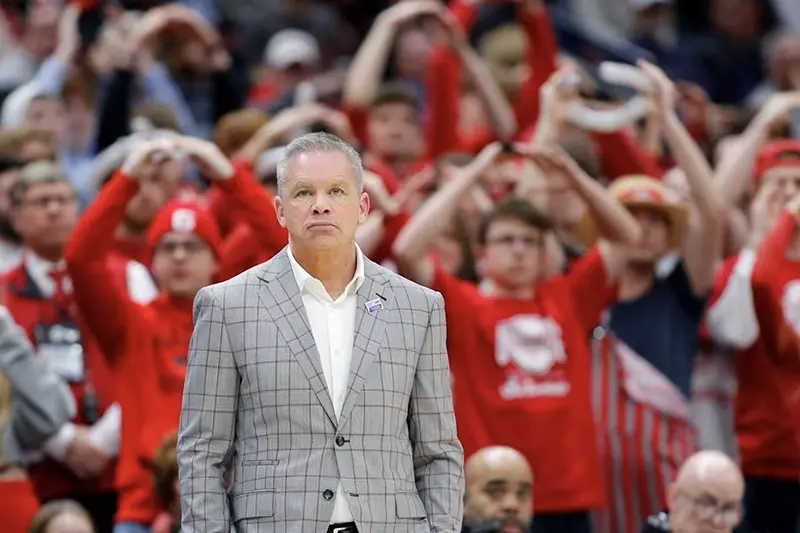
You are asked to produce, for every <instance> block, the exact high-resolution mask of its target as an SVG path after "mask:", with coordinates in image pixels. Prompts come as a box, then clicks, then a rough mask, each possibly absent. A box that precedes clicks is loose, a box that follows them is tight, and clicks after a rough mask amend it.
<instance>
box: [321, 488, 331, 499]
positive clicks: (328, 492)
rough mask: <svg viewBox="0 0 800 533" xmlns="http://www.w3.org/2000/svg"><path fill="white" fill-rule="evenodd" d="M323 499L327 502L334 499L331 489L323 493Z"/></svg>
mask: <svg viewBox="0 0 800 533" xmlns="http://www.w3.org/2000/svg"><path fill="white" fill-rule="evenodd" d="M322 497H323V498H325V499H326V500H330V499H331V498H333V491H332V490H331V489H326V490H325V492H323V493H322Z"/></svg>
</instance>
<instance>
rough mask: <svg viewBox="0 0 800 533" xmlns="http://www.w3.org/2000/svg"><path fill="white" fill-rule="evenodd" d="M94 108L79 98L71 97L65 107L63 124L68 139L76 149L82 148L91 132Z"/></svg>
mask: <svg viewBox="0 0 800 533" xmlns="http://www.w3.org/2000/svg"><path fill="white" fill-rule="evenodd" d="M94 119H95V113H94V108H93V107H91V106H89V105H88V104H87V103H86V102H84V101H83V100H81V99H80V98H72V99H70V101H69V102H67V105H66V107H65V113H64V125H65V127H66V128H67V131H69V136H68V140H69V142H70V144H72V145H73V146H74V147H75V148H76V149H81V148H84V147H85V146H86V145H87V144H88V142H89V140H90V136H91V134H92V127H93V125H94Z"/></svg>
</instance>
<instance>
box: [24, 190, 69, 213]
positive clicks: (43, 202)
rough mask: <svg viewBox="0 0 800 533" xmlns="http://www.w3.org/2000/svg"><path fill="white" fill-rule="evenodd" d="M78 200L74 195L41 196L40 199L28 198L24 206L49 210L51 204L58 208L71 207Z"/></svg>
mask: <svg viewBox="0 0 800 533" xmlns="http://www.w3.org/2000/svg"><path fill="white" fill-rule="evenodd" d="M77 200H78V198H77V197H76V196H75V195H74V194H59V195H52V196H41V197H39V198H26V199H23V200H22V202H21V203H22V205H24V206H26V207H33V208H35V209H47V208H48V207H49V206H50V204H51V203H54V204H56V205H57V206H58V207H70V206H72V205H74V204H75V203H76V202H77Z"/></svg>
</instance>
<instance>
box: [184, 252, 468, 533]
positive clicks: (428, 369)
mask: <svg viewBox="0 0 800 533" xmlns="http://www.w3.org/2000/svg"><path fill="white" fill-rule="evenodd" d="M364 263H365V264H364V275H365V280H364V282H363V284H362V285H361V288H360V289H359V290H358V295H357V298H358V305H357V311H356V331H355V335H354V343H353V344H354V346H353V359H352V365H351V369H350V380H349V387H348V393H347V396H346V398H345V402H344V406H343V408H342V412H341V416H340V419H339V420H338V422H337V419H336V416H335V413H334V409H333V404H332V401H331V398H330V394H329V392H328V390H327V386H326V383H325V376H324V374H323V371H322V365H321V361H320V357H319V354H318V352H317V349H316V346H315V344H314V338H313V335H312V333H311V329H310V326H309V322H308V317H307V315H306V312H305V308H304V306H303V301H302V297H301V295H300V291H299V288H298V286H297V282H296V280H295V277H294V274H293V272H292V269H291V266H290V263H289V258H288V256H287V254H286V250H285V249H284V250H283V251H281V252H280V253H279V254H277V255H276V256H275V257H274V258H272V259H271V260H270V261H267V262H266V263H264V264H261V265H259V266H256V267H254V268H252V269H250V270H248V271H246V272H244V273H242V274H240V275H239V276H237V277H235V278H232V279H230V280H228V281H226V282H224V283H220V284H217V285H212V286H210V287H206V288H205V289H203V290H201V291H200V292H199V293H198V295H197V297H196V298H195V304H194V319H195V329H194V334H193V335H192V341H191V345H190V348H189V363H188V369H187V374H186V383H185V386H184V393H183V408H182V412H181V424H180V437H179V442H178V465H179V478H180V490H181V507H182V513H183V516H182V531H183V532H184V533H214V532H217V533H228V531H229V529H230V525H231V523H233V524H234V525H235V527H236V529H237V530H238V531H239V532H242V533H250V532H253V533H255V532H259V533H263V532H282V531H287V532H289V531H291V532H295V531H296V532H304V533H305V532H310V531H318V532H324V531H326V529H327V526H328V523H329V522H330V518H331V515H332V513H333V498H332V497H331V496H332V495H334V494H335V492H336V488H337V485H338V484H339V482H340V480H341V483H342V485H343V489H344V493H345V495H346V497H347V501H348V503H349V506H350V510H351V512H352V514H353V517H354V518H355V520H356V523H357V525H358V527H359V530H360V531H362V532H365V533H381V532H396V533H410V532H427V531H432V532H448V533H455V532H459V531H460V529H461V519H462V506H463V502H462V498H463V493H464V476H463V460H464V456H463V450H462V448H461V445H460V443H459V442H458V438H457V436H456V423H455V417H454V414H453V401H452V395H451V388H450V368H449V365H448V360H447V351H446V348H445V318H444V316H445V315H444V307H443V306H444V303H443V300H442V297H441V295H440V294H438V293H436V292H433V291H431V290H429V289H426V288H424V287H421V286H419V285H416V284H414V283H412V282H410V281H408V280H406V279H405V278H402V277H400V276H398V275H396V274H394V273H392V272H391V271H389V270H387V269H385V268H383V267H381V266H379V265H376V264H375V263H373V262H372V261H369V260H368V259H366V258H365V260H364ZM376 299H377V300H380V301H381V302H382V304H383V308H382V309H380V310H378V311H377V312H374V313H370V312H368V311H367V309H366V303H367V302H370V301H372V300H376ZM229 472H231V473H232V474H233V480H234V481H233V487H232V489H231V490H230V493H229V495H228V491H226V488H227V483H226V476H227V474H228V473H229ZM229 497H230V501H229Z"/></svg>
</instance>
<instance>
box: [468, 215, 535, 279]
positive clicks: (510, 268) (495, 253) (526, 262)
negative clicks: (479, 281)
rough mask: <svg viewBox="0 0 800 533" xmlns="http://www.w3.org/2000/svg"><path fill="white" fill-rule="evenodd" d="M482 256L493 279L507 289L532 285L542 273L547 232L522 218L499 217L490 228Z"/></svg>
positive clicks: (489, 275)
mask: <svg viewBox="0 0 800 533" xmlns="http://www.w3.org/2000/svg"><path fill="white" fill-rule="evenodd" d="M482 259H483V262H482V264H483V268H484V271H485V274H486V277H488V278H489V279H490V280H492V282H493V283H495V284H497V285H498V286H500V287H502V288H503V289H506V290H514V289H528V288H530V287H532V286H533V285H534V284H535V283H536V282H537V281H538V280H539V277H540V275H541V273H542V269H543V266H542V265H543V264H544V235H543V234H542V231H541V230H539V229H538V228H534V227H532V226H529V225H527V224H525V223H524V222H523V221H521V220H519V219H516V218H500V219H497V220H495V221H494V222H492V224H491V225H490V226H489V228H488V231H487V232H486V242H485V244H484V250H483V258H482Z"/></svg>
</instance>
